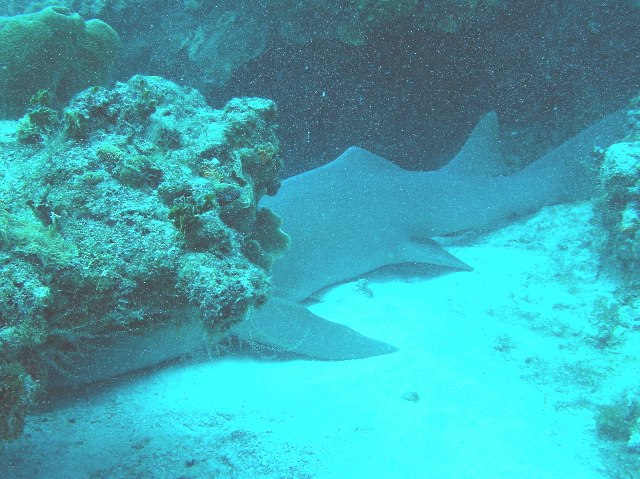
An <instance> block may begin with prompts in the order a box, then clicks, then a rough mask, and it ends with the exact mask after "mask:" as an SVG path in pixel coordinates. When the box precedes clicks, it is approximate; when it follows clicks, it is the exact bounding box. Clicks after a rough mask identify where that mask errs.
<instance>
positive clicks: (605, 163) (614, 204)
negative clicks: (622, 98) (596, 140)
mask: <svg viewBox="0 0 640 479" xmlns="http://www.w3.org/2000/svg"><path fill="white" fill-rule="evenodd" d="M636 113H637V112H636ZM630 115H631V118H633V117H634V115H635V114H634V112H633V111H632V112H631V113H630ZM632 123H633V122H632ZM638 126H639V124H638V122H635V125H634V126H633V129H632V131H631V133H630V134H629V135H628V137H627V138H626V139H625V141H623V142H620V143H615V144H613V145H611V146H610V147H609V148H608V149H607V150H606V151H605V152H604V154H603V160H602V163H601V166H600V169H599V172H598V173H599V184H600V197H599V198H598V201H597V203H596V204H597V211H598V215H599V219H600V223H601V224H602V226H603V230H604V233H605V240H604V242H603V255H604V256H605V257H606V258H607V261H605V262H603V263H604V264H609V265H611V266H613V268H610V269H611V271H610V272H611V273H614V274H617V275H621V276H622V278H624V279H625V280H626V281H631V282H632V283H637V282H638V280H640V278H638V271H640V269H639V268H640V176H639V175H638V172H639V171H640V139H639V138H638V134H639V133H638V132H640V129H639V128H638Z"/></svg>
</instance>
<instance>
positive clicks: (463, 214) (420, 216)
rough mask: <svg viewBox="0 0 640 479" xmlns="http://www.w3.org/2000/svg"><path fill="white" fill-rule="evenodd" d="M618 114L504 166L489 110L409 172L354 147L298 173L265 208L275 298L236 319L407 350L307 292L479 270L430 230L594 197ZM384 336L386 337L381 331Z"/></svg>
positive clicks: (98, 375) (111, 355)
mask: <svg viewBox="0 0 640 479" xmlns="http://www.w3.org/2000/svg"><path fill="white" fill-rule="evenodd" d="M626 124H627V119H626V115H625V114H624V113H622V112H620V113H614V114H612V115H610V116H608V117H606V118H605V119H603V120H601V121H600V122H598V123H596V124H595V125H593V126H592V127H590V128H588V129H587V130H585V131H583V132H582V133H580V134H578V135H577V136H576V137H574V138H573V139H571V140H569V141H568V142H566V143H565V144H563V145H562V146H560V147H559V148H557V149H555V150H553V151H551V152H550V153H548V154H547V155H545V156H543V157H542V158H540V159H539V160H537V161H535V162H534V163H532V164H530V165H529V166H527V167H526V168H524V169H522V170H520V171H518V172H516V173H513V174H510V175H507V176H501V175H500V173H501V169H502V168H501V165H502V161H501V157H500V152H499V148H498V146H499V145H498V119H497V115H496V114H495V113H493V112H492V113H488V114H486V115H485V116H484V117H482V119H481V120H480V122H479V123H478V125H477V126H476V127H475V129H474V131H473V132H472V134H471V136H470V137H469V139H468V140H467V142H466V143H465V145H464V146H463V148H462V149H461V150H460V152H459V153H458V154H457V155H456V156H455V157H454V158H453V159H452V160H451V161H450V162H449V163H448V164H447V165H445V166H444V167H442V168H440V169H439V170H436V171H429V172H415V171H406V170H403V169H402V168H399V167H398V166H396V165H394V164H393V163H391V162H389V161H387V160H385V159H384V158H382V157H380V156H377V155H375V154H373V153H370V152H368V151H365V150H363V149H361V148H357V147H352V148H349V149H348V150H347V151H345V152H344V153H343V154H342V155H341V156H340V157H338V158H337V159H335V160H334V161H332V162H331V163H329V164H327V165H325V166H322V167H320V168H317V169H314V170H311V171H308V172H306V173H302V174H300V175H297V176H294V177H292V178H288V179H286V180H284V181H283V182H282V186H281V188H280V190H279V191H278V193H277V195H275V196H273V197H263V198H262V199H261V201H260V206H261V207H265V208H269V209H271V210H273V211H274V212H276V213H277V214H279V215H280V216H281V217H282V218H283V220H284V222H283V226H284V229H285V230H286V231H287V233H289V235H290V236H291V247H290V249H289V250H287V251H286V252H285V254H284V255H283V257H282V258H278V259H277V260H276V261H275V262H274V264H273V266H272V269H271V271H270V274H271V282H272V286H273V297H272V298H271V299H270V300H269V301H268V302H267V304H266V305H265V306H263V307H262V308H260V309H257V310H253V311H251V312H250V314H249V315H248V317H247V319H245V320H244V321H242V322H241V323H240V324H238V325H236V326H234V328H232V330H231V334H235V335H236V336H239V337H240V338H242V339H245V340H249V341H251V342H254V343H260V344H264V345H267V346H271V347H274V348H276V349H280V350H284V351H291V352H294V353H299V354H303V355H306V356H307V357H312V358H317V359H326V360H347V359H358V358H367V357H372V356H377V355H382V354H387V353H392V352H394V351H396V350H397V348H395V347H394V346H392V345H390V344H387V343H385V342H383V341H381V340H380V339H372V338H369V337H367V336H364V335H362V334H360V333H359V332H357V331H355V330H353V329H352V328H349V327H347V326H344V325H342V324H338V323H334V322H331V321H328V320H326V319H324V318H321V317H319V316H317V315H315V314H313V313H312V312H311V311H309V310H308V309H307V308H306V307H304V306H303V305H302V304H301V302H302V301H303V300H305V299H307V298H309V297H310V296H311V295H312V294H313V293H314V292H316V291H318V290H320V289H322V288H324V287H326V286H330V285H332V284H336V283H340V282H345V281H348V280H351V279H354V278H357V277H358V276H361V275H363V274H365V273H367V272H370V271H372V270H375V269H377V268H380V267H383V266H386V265H390V264H397V263H424V264H434V265H441V266H447V267H450V268H453V269H457V270H471V269H472V268H471V267H470V266H469V265H467V264H465V263H463V262H462V261H460V260H459V259H457V258H455V257H454V256H452V255H451V254H449V253H447V252H446V251H445V250H444V249H443V248H442V247H440V246H439V245H438V243H437V242H436V241H434V240H433V239H432V238H434V237H439V236H444V235H451V234H455V233H459V232H463V231H468V230H479V229H488V228H491V227H492V225H496V224H498V223H500V222H504V221H505V220H508V219H510V218H512V217H514V216H517V215H523V214H527V213H533V212H535V211H537V210H538V209H540V208H542V207H543V206H547V205H553V204H557V203H563V202H571V201H577V200H581V199H588V198H590V197H592V196H593V195H594V193H595V191H596V171H597V160H596V157H595V156H594V155H593V153H594V149H595V148H596V147H601V148H604V147H607V146H609V145H610V144H612V143H613V142H614V141H616V140H617V139H619V138H621V137H622V136H624V133H625V130H626ZM381 339H383V338H381ZM206 343H207V341H206V333H205V331H204V329H203V326H202V325H201V324H189V325H182V326H179V327H173V326H172V327H166V328H161V329H157V330H154V331H152V332H150V333H148V334H145V335H144V336H142V335H131V334H126V333H123V334H120V335H116V337H113V338H110V339H108V340H106V341H105V344H103V345H102V347H101V348H99V349H97V350H96V351H94V352H92V353H91V354H88V355H86V356H82V357H80V358H78V360H77V362H75V363H74V364H72V365H71V364H70V365H68V366H69V367H68V370H67V374H65V375H64V377H57V378H55V377H54V378H52V384H53V385H68V384H78V383H87V382H93V381H97V380H100V379H105V378H109V377H113V376H116V375H119V374H122V373H125V372H128V371H133V370H137V369H141V368H144V367H147V366H151V365H154V364H157V363H159V362H161V361H164V360H167V359H171V358H175V357H179V356H181V355H183V354H185V353H188V352H190V351H193V350H196V349H198V348H200V347H202V346H206Z"/></svg>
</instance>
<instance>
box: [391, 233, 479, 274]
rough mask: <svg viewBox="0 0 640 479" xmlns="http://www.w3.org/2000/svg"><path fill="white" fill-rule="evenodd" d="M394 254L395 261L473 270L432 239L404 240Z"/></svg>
mask: <svg viewBox="0 0 640 479" xmlns="http://www.w3.org/2000/svg"><path fill="white" fill-rule="evenodd" d="M393 256H394V261H393V262H394V263H427V264H435V265H439V266H447V267H449V268H455V269H461V270H463V271H473V268H472V267H471V266H469V265H468V264H467V263H465V262H464V261H461V260H459V259H458V258H456V257H455V256H453V255H452V254H451V253H448V252H447V251H446V250H445V249H444V248H443V247H442V246H440V245H439V244H438V243H437V242H436V241H434V240H432V239H421V240H408V241H404V242H402V243H400V244H399V245H398V249H397V251H396V253H395V254H394V255H393Z"/></svg>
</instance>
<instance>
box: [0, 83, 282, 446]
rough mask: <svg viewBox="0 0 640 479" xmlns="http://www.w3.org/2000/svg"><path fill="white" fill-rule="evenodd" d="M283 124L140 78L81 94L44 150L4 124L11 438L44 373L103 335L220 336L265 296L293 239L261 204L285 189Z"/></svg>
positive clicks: (259, 104)
mask: <svg viewBox="0 0 640 479" xmlns="http://www.w3.org/2000/svg"><path fill="white" fill-rule="evenodd" d="M275 115H276V107H275V104H274V103H273V102H271V101H269V100H263V99H259V98H243V99H234V100H232V101H231V102H230V103H229V104H228V105H227V107H226V108H225V109H224V110H213V109H211V108H209V107H208V106H207V105H206V103H205V101H204V99H203V98H202V96H201V95H200V94H199V93H198V92H197V91H195V90H191V89H183V88H181V87H179V86H177V85H175V84H173V83H171V82H168V81H165V80H163V79H161V78H158V77H143V76H136V77H134V78H132V79H131V80H130V81H128V82H126V83H121V84H118V85H116V87H115V88H114V89H112V90H106V89H103V88H91V89H89V90H86V91H84V92H83V93H81V94H79V95H78V96H77V97H76V98H74V99H73V100H72V101H71V103H70V104H69V106H68V107H67V108H66V109H65V111H64V113H63V114H61V115H59V117H58V118H57V119H56V120H55V121H54V122H52V125H48V126H47V128H46V129H43V130H41V131H39V134H38V136H37V137H36V140H35V141H28V142H24V141H19V139H18V135H17V133H16V130H17V129H18V126H19V125H20V124H21V122H5V123H4V124H3V126H5V127H11V128H13V134H12V135H4V136H2V137H1V140H2V145H1V146H2V148H1V149H0V162H1V163H2V167H3V181H2V182H0V205H1V208H0V256H2V260H3V261H2V262H1V264H0V278H2V279H1V280H0V373H2V374H0V376H1V377H0V391H1V394H2V396H3V397H7V398H11V404H13V405H15V406H11V407H9V406H7V407H8V408H9V409H7V408H4V409H0V434H1V435H2V437H4V438H5V439H6V438H11V437H16V436H17V435H18V434H19V432H20V430H21V424H22V422H21V421H22V419H21V418H22V417H24V411H25V410H26V407H27V405H28V404H29V402H30V401H31V399H32V398H33V395H34V391H35V390H36V388H37V387H39V389H40V390H46V388H47V377H48V375H49V374H50V373H51V371H53V370H55V371H56V374H58V375H59V374H62V375H65V374H67V373H68V369H66V368H68V366H69V364H71V363H73V361H74V359H75V358H78V357H82V356H84V355H85V354H86V353H87V352H91V351H94V350H95V347H96V345H97V344H103V343H102V341H103V340H104V339H105V338H113V337H114V336H116V335H118V334H122V333H126V334H136V335H143V336H144V335H147V334H153V332H154V331H158V330H161V329H163V328H166V327H174V326H176V327H180V325H183V324H184V325H189V324H194V323H195V324H198V325H200V328H201V329H202V331H206V333H208V335H209V337H211V338H212V339H214V340H215V339H216V338H219V337H220V336H221V335H223V334H224V333H225V332H226V331H227V330H228V329H229V328H230V327H231V326H232V325H234V324H236V323H237V322H239V321H241V320H242V319H243V318H244V317H245V316H246V315H247V313H248V312H250V311H251V310H252V309H255V308H259V307H260V306H261V305H263V304H264V303H265V302H266V301H267V299H268V294H269V282H268V277H267V268H268V267H269V265H270V261H272V260H273V258H274V257H275V256H277V255H279V254H281V253H282V252H283V250H284V249H285V248H286V247H287V245H288V242H287V241H286V239H287V238H286V235H284V233H282V232H281V231H279V226H280V222H279V221H275V220H274V219H273V218H274V217H273V216H272V214H271V213H270V212H267V211H266V210H260V209H258V208H257V203H258V200H259V199H260V197H261V196H262V195H264V194H275V192H276V191H277V189H278V186H279V182H278V180H277V178H276V174H277V172H278V170H279V168H280V165H281V160H280V157H279V155H278V150H279V145H278V140H277V139H276V137H275V135H274V129H275V123H274V122H275ZM261 243H264V245H262V244H261ZM246 252H249V253H248V254H247V253H246ZM265 258H266V259H265ZM4 379H7V381H4ZM9 379H10V381H9Z"/></svg>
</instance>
